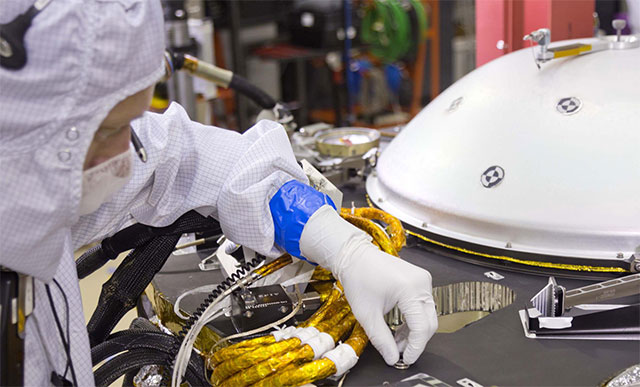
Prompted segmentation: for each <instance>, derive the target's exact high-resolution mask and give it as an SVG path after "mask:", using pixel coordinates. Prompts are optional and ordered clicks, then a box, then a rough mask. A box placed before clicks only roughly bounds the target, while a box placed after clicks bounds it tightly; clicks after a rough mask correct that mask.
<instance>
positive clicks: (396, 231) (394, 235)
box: [341, 207, 407, 251]
mask: <svg viewBox="0 0 640 387" xmlns="http://www.w3.org/2000/svg"><path fill="white" fill-rule="evenodd" d="M343 212H346V213H347V214H350V215H355V216H360V217H362V218H366V219H376V220H379V221H381V222H384V223H386V224H387V228H386V230H387V233H388V234H389V237H390V238H391V241H392V242H393V246H394V247H395V249H396V251H400V250H402V248H403V247H404V246H405V245H406V243H407V237H406V235H405V231H404V227H402V222H400V220H399V219H398V218H396V217H395V216H393V215H391V214H388V213H386V212H384V211H382V210H379V209H377V208H367V207H363V208H354V209H353V211H352V209H350V208H343V209H342V210H341V213H343Z"/></svg>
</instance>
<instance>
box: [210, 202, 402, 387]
mask: <svg viewBox="0 0 640 387" xmlns="http://www.w3.org/2000/svg"><path fill="white" fill-rule="evenodd" d="M341 215H342V216H343V218H345V219H346V220H347V221H349V222H351V223H352V224H354V225H356V226H357V227H359V228H361V229H363V230H365V231H366V232H368V233H369V234H370V235H372V237H373V243H375V244H376V245H378V247H380V248H381V249H382V250H383V251H385V252H387V253H389V254H392V255H396V256H397V254H398V251H399V250H400V249H401V248H402V247H403V246H404V244H405V234H404V230H403V228H402V224H401V223H400V221H398V220H397V219H396V218H394V217H392V216H390V215H389V214H387V213H385V212H383V211H380V210H377V209H373V208H358V209H342V211H341ZM372 219H374V220H377V221H380V222H383V223H385V224H386V225H387V228H386V233H385V232H384V231H383V229H381V227H380V226H379V225H378V224H376V223H374V222H373V221H372ZM387 233H388V234H387ZM318 273H319V274H318V275H317V276H318V277H321V278H323V279H325V278H331V276H330V273H329V272H328V271H326V270H324V269H321V268H320V269H319V270H318ZM340 340H345V341H344V342H343V343H342V344H339V345H337V346H336V343H338V342H339V341H340ZM367 342H368V338H367V336H366V334H365V332H364V330H363V329H362V327H361V326H360V325H359V324H358V323H357V321H356V320H355V317H354V316H353V314H352V313H351V308H350V307H349V304H348V303H347V301H346V299H345V298H344V296H343V294H342V287H341V285H340V283H339V282H335V283H334V287H333V289H332V290H331V292H330V294H329V295H328V296H327V298H326V301H325V302H324V304H323V305H322V306H321V307H320V308H319V309H318V310H317V311H316V312H315V313H314V314H313V315H312V316H311V317H310V318H309V319H308V320H307V321H305V322H303V323H301V324H299V325H298V327H289V328H286V329H284V330H281V331H275V332H272V334H270V335H267V336H262V337H258V338H254V339H250V340H245V341H242V342H239V343H236V344H234V345H231V346H229V347H226V348H222V349H220V350H217V351H216V350H215V349H216V348H215V346H214V348H212V349H211V351H210V352H209V353H208V354H206V355H205V358H206V365H207V368H209V369H211V370H213V373H212V375H211V378H210V381H211V384H213V385H214V386H249V385H255V386H285V385H286V386H291V385H303V384H306V383H311V382H313V381H315V380H319V379H324V378H326V377H328V376H331V375H334V374H335V375H342V374H344V373H345V372H346V371H348V370H349V369H350V368H351V367H353V366H354V365H355V364H356V362H357V360H358V357H359V356H360V354H362V351H363V350H364V348H365V346H366V344H367Z"/></svg>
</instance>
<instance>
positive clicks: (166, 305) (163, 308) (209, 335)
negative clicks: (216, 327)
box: [146, 285, 221, 352]
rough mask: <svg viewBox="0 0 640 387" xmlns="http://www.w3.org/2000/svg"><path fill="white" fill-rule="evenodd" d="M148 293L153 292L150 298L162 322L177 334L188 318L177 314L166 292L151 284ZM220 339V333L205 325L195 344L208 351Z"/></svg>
mask: <svg viewBox="0 0 640 387" xmlns="http://www.w3.org/2000/svg"><path fill="white" fill-rule="evenodd" d="M146 293H147V297H149V295H150V294H151V297H149V300H151V304H152V305H153V310H154V311H155V312H156V314H157V315H158V318H159V319H160V321H161V322H162V324H163V325H164V326H165V327H167V328H169V329H170V330H171V331H172V332H173V333H174V334H176V335H177V334H178V333H179V332H180V331H181V330H182V327H183V326H184V325H185V324H186V320H183V319H181V318H180V317H178V316H177V315H176V314H175V312H174V311H173V304H172V303H171V301H169V300H168V299H167V298H166V297H165V295H164V294H162V293H161V292H159V291H157V290H156V289H155V288H154V287H153V285H149V286H148V287H147V290H146ZM220 339H221V337H220V335H218V334H216V333H215V332H214V331H212V330H211V329H210V328H208V327H206V326H205V327H204V328H203V329H202V331H200V334H199V335H198V338H197V339H196V342H195V343H194V345H193V346H194V348H197V349H198V350H200V351H202V352H206V351H208V350H209V348H211V347H213V344H215V343H217V342H218V341H219V340H220Z"/></svg>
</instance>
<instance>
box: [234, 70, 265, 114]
mask: <svg viewBox="0 0 640 387" xmlns="http://www.w3.org/2000/svg"><path fill="white" fill-rule="evenodd" d="M229 88H230V89H233V90H235V91H237V92H238V93H240V94H243V95H245V96H247V97H249V99H251V100H252V101H253V102H255V103H257V104H258V105H259V106H260V107H261V108H263V109H273V108H274V107H275V106H276V101H275V100H274V99H273V98H272V97H271V96H270V95H269V94H267V93H265V92H264V91H263V90H262V89H260V88H258V87H257V86H255V85H253V84H251V83H250V82H249V81H247V80H246V79H245V78H243V77H241V76H240V75H238V74H233V76H232V77H231V82H229Z"/></svg>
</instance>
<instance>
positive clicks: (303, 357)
mask: <svg viewBox="0 0 640 387" xmlns="http://www.w3.org/2000/svg"><path fill="white" fill-rule="evenodd" d="M313 356H314V354H313V349H312V348H311V347H310V346H309V345H304V346H302V348H298V349H295V350H293V351H289V352H286V353H283V354H281V355H279V356H276V357H272V358H269V359H266V360H263V361H262V362H260V363H258V364H256V365H254V366H253V367H251V368H249V369H246V370H243V371H242V372H238V373H236V374H235V375H233V376H232V377H230V378H228V379H227V380H225V381H223V382H222V383H221V384H220V386H222V387H230V386H249V385H251V384H253V383H256V382H258V381H260V380H261V379H264V378H266V377H269V376H270V375H272V374H274V373H275V372H278V371H280V370H283V369H284V368H285V367H287V366H288V365H290V364H292V363H293V362H297V363H300V362H308V361H311V360H313Z"/></svg>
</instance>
